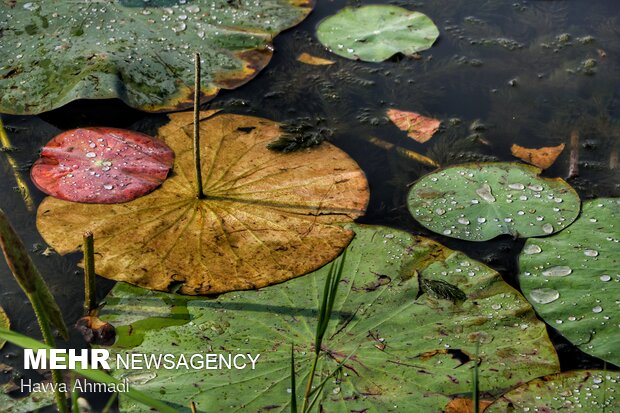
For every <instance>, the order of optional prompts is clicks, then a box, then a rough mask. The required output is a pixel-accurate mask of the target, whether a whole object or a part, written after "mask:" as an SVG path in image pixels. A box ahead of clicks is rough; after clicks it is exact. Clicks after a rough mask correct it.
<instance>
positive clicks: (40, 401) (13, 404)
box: [0, 382, 54, 413]
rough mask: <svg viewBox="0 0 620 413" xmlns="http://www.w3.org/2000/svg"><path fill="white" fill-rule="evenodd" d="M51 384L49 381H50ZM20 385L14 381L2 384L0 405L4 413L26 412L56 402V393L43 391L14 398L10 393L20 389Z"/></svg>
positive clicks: (0, 385)
mask: <svg viewBox="0 0 620 413" xmlns="http://www.w3.org/2000/svg"><path fill="white" fill-rule="evenodd" d="M48 385H49V383H48ZM18 388H19V385H17V384H15V383H14V382H8V383H5V384H0V405H1V406H2V411H3V412H4V413H26V412H32V411H38V409H41V408H43V407H46V406H52V405H53V404H54V393H53V392H48V391H42V392H37V393H32V394H30V395H28V396H26V397H20V398H13V397H11V396H9V394H8V393H12V392H14V391H15V390H18Z"/></svg>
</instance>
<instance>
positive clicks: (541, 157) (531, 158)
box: [510, 143, 565, 169]
mask: <svg viewBox="0 0 620 413" xmlns="http://www.w3.org/2000/svg"><path fill="white" fill-rule="evenodd" d="M564 146H565V145H564V144H563V143H562V144H560V145H558V146H549V147H544V148H538V149H535V148H525V147H523V146H519V145H517V144H513V145H512V147H511V148H510V151H511V152H512V154H513V155H514V156H516V157H517V158H519V159H521V160H522V161H524V162H527V163H529V164H531V165H534V166H537V167H539V168H541V169H547V168H549V167H550V166H551V165H553V163H554V162H555V160H556V159H557V158H558V156H560V154H561V153H562V151H563V150H564Z"/></svg>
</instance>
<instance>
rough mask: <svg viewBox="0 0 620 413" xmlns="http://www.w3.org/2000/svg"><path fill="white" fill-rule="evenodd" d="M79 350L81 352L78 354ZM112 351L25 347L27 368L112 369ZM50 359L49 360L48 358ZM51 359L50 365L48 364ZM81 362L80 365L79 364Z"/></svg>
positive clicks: (25, 366)
mask: <svg viewBox="0 0 620 413" xmlns="http://www.w3.org/2000/svg"><path fill="white" fill-rule="evenodd" d="M78 352H79V354H78ZM109 358H110V352H109V351H108V350H105V349H92V350H86V349H82V350H75V349H69V350H65V349H58V348H54V349H51V350H49V354H48V353H47V351H46V350H33V349H30V348H27V349H24V368H25V369H48V368H49V369H60V370H63V369H72V370H73V369H75V368H83V369H88V368H90V369H99V368H103V369H105V370H110V365H109V364H108V359H109ZM48 359H49V360H48ZM48 361H49V365H48ZM78 363H79V365H78Z"/></svg>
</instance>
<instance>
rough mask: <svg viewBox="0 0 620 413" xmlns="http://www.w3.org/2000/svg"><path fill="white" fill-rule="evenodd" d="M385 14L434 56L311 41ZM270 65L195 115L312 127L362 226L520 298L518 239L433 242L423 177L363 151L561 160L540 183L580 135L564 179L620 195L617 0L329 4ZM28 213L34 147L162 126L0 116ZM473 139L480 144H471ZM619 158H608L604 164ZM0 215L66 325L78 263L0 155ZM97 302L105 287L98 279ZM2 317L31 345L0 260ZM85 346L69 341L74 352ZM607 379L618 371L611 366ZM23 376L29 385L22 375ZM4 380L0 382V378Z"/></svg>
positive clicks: (92, 115) (80, 116) (285, 42)
mask: <svg viewBox="0 0 620 413" xmlns="http://www.w3.org/2000/svg"><path fill="white" fill-rule="evenodd" d="M367 3H389V4H396V5H400V6H404V7H407V8H410V9H415V10H419V11H422V12H424V13H426V14H427V15H429V16H430V17H431V18H432V19H433V20H434V21H435V23H436V24H437V26H438V27H439V29H440V32H441V35H440V38H439V40H438V41H437V43H436V45H435V46H434V47H433V48H432V49H431V50H428V51H426V52H423V53H421V54H420V57H419V58H405V57H395V58H393V59H391V60H390V61H387V62H384V63H363V62H354V61H350V60H345V59H342V58H339V57H338V56H335V55H331V54H330V53H328V52H327V51H326V50H324V48H323V47H322V46H321V45H320V44H318V42H317V41H316V39H315V38H314V34H313V33H314V28H315V26H316V24H317V23H318V22H319V21H320V20H321V19H322V18H324V17H325V16H327V15H330V14H333V13H334V12H335V11H336V10H338V9H340V8H341V7H343V6H345V5H361V4H367ZM275 49H276V53H275V56H274V58H273V61H272V62H271V64H270V65H269V66H268V67H267V68H266V69H265V70H264V71H263V72H262V73H261V74H259V75H258V76H257V77H256V78H255V79H254V80H253V81H251V82H250V83H248V84H247V85H245V86H243V87H241V88H240V89H237V90H235V91H226V92H222V93H220V95H219V96H218V97H217V98H216V99H215V100H214V101H212V102H210V103H209V104H207V105H205V106H204V108H222V109H224V110H226V111H229V112H235V113H243V114H252V115H256V116H262V117H266V118H271V119H274V120H278V121H284V120H291V119H297V118H304V117H308V118H310V119H311V121H312V122H315V121H316V122H319V124H320V125H321V126H323V127H327V128H330V129H333V131H334V135H333V137H332V138H331V140H332V142H333V143H334V144H336V145H337V146H339V147H340V148H342V149H343V150H345V151H346V152H347V153H349V154H350V155H351V156H352V157H353V158H354V159H355V160H356V161H357V162H358V163H359V165H360V166H361V167H362V169H363V170H364V171H365V172H366V175H367V177H368V180H369V182H370V189H371V201H370V205H369V208H368V213H367V214H366V216H365V217H363V218H362V219H360V222H363V223H368V224H380V225H387V226H391V227H395V228H401V229H404V230H407V231H410V232H412V233H415V234H421V235H424V236H428V237H430V238H433V239H435V240H437V241H439V242H441V243H443V244H445V245H447V246H449V247H450V248H453V249H458V250H461V251H464V252H465V253H467V254H468V255H470V256H471V257H473V258H475V259H478V260H480V261H482V262H484V263H486V264H488V265H489V266H491V267H493V268H495V269H496V270H498V271H500V272H501V274H502V275H503V277H504V279H505V280H506V281H507V282H509V283H510V284H511V285H513V286H515V287H518V282H517V279H516V274H517V262H516V259H517V255H518V254H519V251H520V250H521V248H522V246H523V241H520V240H513V239H511V238H510V237H499V238H496V239H494V240H491V241H487V242H466V241H459V240H455V239H452V238H447V237H442V236H440V235H437V234H433V233H430V232H429V231H427V230H425V229H424V228H423V227H421V226H420V225H419V224H418V223H417V222H416V221H414V219H413V218H412V217H411V215H410V214H409V212H408V211H407V207H406V204H405V198H406V194H407V191H408V185H409V184H410V183H411V182H413V181H415V180H416V179H417V178H419V177H420V176H422V175H424V174H426V173H428V172H430V170H431V169H430V168H429V167H426V166H424V165H421V164H419V163H416V162H415V161H412V160H410V159H405V158H402V157H400V156H399V155H398V154H396V153H395V152H393V151H386V150H384V149H381V148H378V147H376V146H373V145H372V144H370V143H368V142H367V139H368V138H369V137H371V136H374V137H379V138H381V139H384V140H386V141H389V142H392V143H394V144H396V145H399V146H402V147H405V148H408V149H411V150H414V151H417V152H419V153H422V154H425V155H427V156H430V157H431V158H433V159H435V160H436V161H438V162H440V163H441V164H442V165H450V164H455V163H461V162H468V161H487V160H489V161H490V160H506V161H511V160H514V159H515V158H513V157H512V155H511V153H510V146H511V145H512V144H513V143H517V144H519V145H522V146H526V147H542V146H553V145H558V144H560V143H562V142H564V143H566V144H567V148H566V149H565V150H564V152H563V153H562V155H561V156H560V157H559V158H558V160H557V161H556V163H555V164H554V165H553V167H551V168H550V169H549V170H547V171H546V172H545V175H546V176H554V177H555V176H559V177H566V176H567V173H568V167H569V148H568V143H569V136H570V134H571V132H574V131H576V132H578V133H579V136H580V145H579V149H580V151H579V152H580V157H579V176H578V177H575V178H572V179H570V180H569V182H570V183H571V185H573V186H574V187H575V188H576V189H577V191H578V192H579V193H580V195H581V197H582V199H589V198H594V197H601V196H619V195H620V172H619V171H620V168H619V167H618V165H617V163H618V161H617V153H618V151H619V150H620V2H618V0H591V1H581V0H564V1H562V0H557V1H550V0H549V1H542V0H541V1H519V2H513V1H499V0H467V1H464V0H463V1H461V0H438V1H431V0H429V1H426V2H407V1H392V2H386V1H373V2H366V1H342V0H336V1H329V0H319V1H318V5H317V7H316V9H315V11H314V12H313V13H312V14H311V15H310V17H309V18H308V19H307V20H306V21H304V22H303V23H302V24H301V25H299V26H298V27H296V28H294V29H292V30H289V31H287V32H286V33H284V34H282V35H280V36H279V37H278V38H277V39H276V40H275ZM301 52H308V53H310V54H313V55H317V56H321V57H325V58H329V59H332V60H335V61H336V62H337V63H336V64H334V65H332V66H309V65H305V64H302V63H299V62H297V61H296V57H297V56H298V55H299V54H300V53H301ZM390 107H395V108H398V109H402V110H411V111H416V112H420V113H422V114H425V115H428V116H433V117H436V118H440V119H442V120H443V123H442V129H441V131H440V133H438V134H437V135H435V137H434V138H433V139H432V140H431V141H429V142H427V143H426V144H418V143H416V142H414V141H413V140H411V139H409V138H407V137H406V136H405V134H404V133H403V132H401V131H399V130H398V129H397V128H396V127H395V126H393V125H392V124H391V123H389V121H388V120H387V119H386V118H385V116H384V113H385V110H386V109H387V108H390ZM3 121H4V123H5V126H6V127H7V131H8V133H9V137H10V138H11V140H12V143H13V145H14V146H15V147H16V150H15V151H13V152H11V153H10V155H11V156H13V157H14V158H15V159H16V160H17V162H18V163H19V165H20V170H21V173H22V174H23V176H24V178H25V179H26V180H27V183H28V185H29V187H30V191H31V193H32V195H33V199H34V204H35V207H36V205H38V204H39V203H40V202H41V200H42V199H43V198H44V196H43V194H42V193H41V192H39V191H38V190H37V189H36V188H35V187H34V186H33V185H32V184H31V182H30V179H29V167H30V165H31V164H32V162H34V161H35V159H36V158H37V156H38V151H39V149H40V147H41V146H42V145H43V144H45V143H46V142H47V141H48V140H49V139H51V138H52V137H53V136H54V135H56V134H57V133H59V132H60V131H61V130H65V129H69V128H75V127H78V126H116V127H124V128H129V129H136V130H140V131H143V132H147V133H151V134H154V132H155V130H156V129H157V127H158V126H159V125H161V124H162V123H164V122H165V121H166V117H165V116H164V115H148V114H144V113H141V112H138V111H135V110H133V109H130V108H128V107H126V106H125V105H124V104H123V103H121V102H120V101H81V102H74V103H72V104H70V105H68V106H66V107H64V108H61V109H59V110H55V111H53V112H50V113H47V114H44V115H41V116H3ZM475 134H477V136H472V135H475ZM614 154H615V155H614ZM0 174H1V177H0V194H1V201H0V205H1V207H2V209H4V211H5V212H6V213H7V215H8V216H9V218H10V219H11V221H12V222H13V224H14V226H15V227H16V229H17V230H18V232H19V234H20V235H21V237H22V238H23V240H24V242H25V243H26V245H27V246H28V247H29V248H30V249H31V250H32V252H33V253H32V255H33V258H34V260H35V262H36V264H37V265H38V266H39V268H40V269H41V272H42V273H43V274H44V276H45V278H46V279H47V281H48V283H49V284H50V286H51V288H52V291H53V293H54V294H55V296H56V297H57V299H58V301H59V302H60V305H61V308H62V310H63V312H64V314H65V320H66V321H67V323H68V324H69V325H72V324H73V323H74V322H75V320H77V318H79V317H80V316H81V315H82V302H83V281H82V275H81V274H82V272H81V270H79V269H78V268H77V262H78V261H79V259H80V256H79V254H73V255H70V256H65V257H59V256H58V255H56V254H51V255H47V254H46V253H44V252H45V248H46V245H45V243H44V242H43V240H42V238H41V236H40V235H39V234H38V232H37V229H36V226H35V215H36V214H35V212H34V211H28V209H27V208H26V206H25V204H24V201H23V199H22V197H21V195H20V194H19V192H17V191H16V190H15V178H14V176H13V170H12V169H11V167H10V166H9V164H8V162H7V160H6V156H5V155H4V154H0ZM98 284H99V289H98V293H99V296H100V298H103V296H105V294H106V292H107V291H109V289H110V288H111V286H112V285H113V283H112V282H111V281H107V280H104V279H99V280H98ZM0 305H1V306H2V307H4V308H5V310H6V311H7V313H8V314H9V317H10V318H11V320H12V323H13V327H14V329H15V330H17V331H19V332H22V333H25V334H29V335H32V336H36V337H38V336H39V332H38V327H37V325H36V322H35V319H34V314H33V313H32V310H31V307H30V305H29V304H28V302H27V300H26V298H25V296H24V295H23V293H22V292H21V291H20V289H19V288H18V286H17V285H16V283H15V282H14V280H13V278H12V276H11V274H10V272H9V270H8V268H7V267H6V264H5V263H4V260H0ZM549 331H550V334H551V337H552V339H553V341H554V344H555V345H556V348H557V350H558V352H559V355H560V360H561V364H562V369H563V370H569V369H574V368H603V362H602V361H600V360H598V359H595V358H592V357H590V356H587V355H585V354H584V353H582V352H581V351H580V350H578V349H577V348H575V347H574V346H572V345H571V344H569V343H568V342H567V341H566V340H564V339H563V338H561V337H560V336H559V335H558V334H557V333H556V332H555V331H554V330H553V328H549ZM71 344H72V345H73V346H81V345H82V344H81V339H80V338H79V337H78V335H77V334H75V333H74V336H73V340H72V343H71ZM0 357H1V358H0V364H1V363H5V364H8V365H12V366H14V367H16V368H17V369H18V370H19V367H20V366H22V361H21V353H20V351H19V350H18V349H17V348H16V347H14V346H11V345H7V346H6V347H5V349H4V350H2V351H1V352H0ZM607 368H614V366H609V365H607ZM24 374H30V375H31V374H33V373H24ZM8 378H9V377H8V375H5V377H3V376H2V375H1V373H0V383H2V382H5V381H6V380H7V379H8ZM0 409H1V407H0Z"/></svg>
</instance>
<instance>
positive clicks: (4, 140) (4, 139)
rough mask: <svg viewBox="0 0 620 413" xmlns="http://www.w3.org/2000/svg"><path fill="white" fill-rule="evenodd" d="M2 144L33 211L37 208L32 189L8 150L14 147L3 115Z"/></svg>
mask: <svg viewBox="0 0 620 413" xmlns="http://www.w3.org/2000/svg"><path fill="white" fill-rule="evenodd" d="M0 145H1V146H2V149H3V150H5V151H7V152H6V159H7V161H8V162H9V165H10V166H11V169H12V170H13V177H14V178H15V183H16V184H17V188H18V189H19V193H20V194H21V195H22V198H23V199H24V203H25V204H26V209H27V210H28V211H31V212H32V211H34V210H35V208H34V201H33V200H32V196H31V195H30V189H28V184H27V183H26V180H25V179H24V177H23V175H22V174H21V172H20V171H19V164H18V163H17V161H16V160H15V158H13V156H12V155H11V154H10V153H8V151H9V150H11V149H12V148H13V145H11V141H10V140H9V136H8V135H7V133H6V131H5V130H4V125H3V124H2V118H1V117H0Z"/></svg>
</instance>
